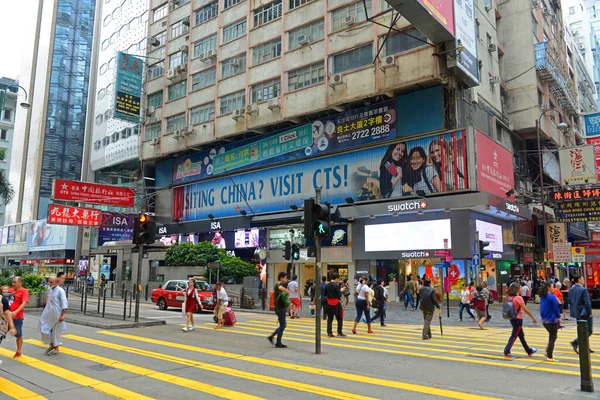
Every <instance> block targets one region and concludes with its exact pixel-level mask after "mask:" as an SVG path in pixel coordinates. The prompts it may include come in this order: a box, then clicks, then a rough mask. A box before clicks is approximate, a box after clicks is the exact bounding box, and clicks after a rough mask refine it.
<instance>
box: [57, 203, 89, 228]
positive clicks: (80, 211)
mask: <svg viewBox="0 0 600 400" xmlns="http://www.w3.org/2000/svg"><path fill="white" fill-rule="evenodd" d="M100 215H101V213H100V210H94V209H92V208H79V207H70V206H63V205H62V204H50V205H49V206H48V223H50V224H57V225H74V226H100V222H101V219H100Z"/></svg>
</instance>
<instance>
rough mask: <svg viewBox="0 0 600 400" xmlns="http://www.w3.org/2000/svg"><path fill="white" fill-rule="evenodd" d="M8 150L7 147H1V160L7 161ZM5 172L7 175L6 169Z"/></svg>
mask: <svg viewBox="0 0 600 400" xmlns="http://www.w3.org/2000/svg"><path fill="white" fill-rule="evenodd" d="M6 150H8V149H7V148H5V147H0V161H6V154H7V152H6ZM4 174H5V175H6V171H4Z"/></svg>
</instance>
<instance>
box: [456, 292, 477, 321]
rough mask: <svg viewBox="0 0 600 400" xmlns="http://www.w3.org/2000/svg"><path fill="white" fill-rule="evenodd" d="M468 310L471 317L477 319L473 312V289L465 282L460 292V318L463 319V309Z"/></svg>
mask: <svg viewBox="0 0 600 400" xmlns="http://www.w3.org/2000/svg"><path fill="white" fill-rule="evenodd" d="M465 309H466V310H467V313H468V314H469V317H471V319H473V320H474V319H475V316H474V315H473V313H472V312H471V291H470V290H469V287H468V286H467V284H466V283H463V288H462V291H461V292H460V306H459V308H458V320H459V321H461V322H462V320H463V310H465Z"/></svg>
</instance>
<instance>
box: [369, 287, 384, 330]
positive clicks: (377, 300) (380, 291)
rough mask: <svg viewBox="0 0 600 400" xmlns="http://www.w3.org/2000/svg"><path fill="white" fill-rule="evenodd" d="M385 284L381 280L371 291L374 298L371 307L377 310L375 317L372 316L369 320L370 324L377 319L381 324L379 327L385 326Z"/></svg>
mask: <svg viewBox="0 0 600 400" xmlns="http://www.w3.org/2000/svg"><path fill="white" fill-rule="evenodd" d="M384 285H385V282H384V281H383V279H381V280H380V281H379V282H378V284H377V285H375V286H374V287H373V291H374V292H375V297H374V299H373V302H372V303H371V306H372V307H373V308H375V309H377V312H376V313H375V315H374V316H373V318H371V322H373V321H375V320H376V319H377V318H379V320H380V322H381V326H386V325H385V315H384V313H385V302H386V295H385V287H384Z"/></svg>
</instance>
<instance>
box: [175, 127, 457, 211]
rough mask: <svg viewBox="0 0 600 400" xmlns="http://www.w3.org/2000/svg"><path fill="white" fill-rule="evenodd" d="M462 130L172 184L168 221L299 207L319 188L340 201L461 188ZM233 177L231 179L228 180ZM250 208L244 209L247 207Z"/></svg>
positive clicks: (334, 201)
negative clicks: (170, 212) (350, 198)
mask: <svg viewBox="0 0 600 400" xmlns="http://www.w3.org/2000/svg"><path fill="white" fill-rule="evenodd" d="M464 138H465V137H464V132H463V131H459V132H453V133H445V134H440V135H435V136H431V137H426V138H421V139H415V140H410V141H398V142H397V143H393V144H391V145H387V146H380V147H375V148H371V149H367V150H361V151H357V152H352V153H346V154H341V155H336V156H332V157H328V158H322V159H317V160H311V161H305V162H302V163H295V164H289V165H285V166H279V167H277V168H271V169H267V170H262V171H256V172H250V173H246V174H240V175H234V176H232V177H231V178H229V177H226V178H220V179H215V180H212V181H205V182H200V183H196V184H191V185H187V186H183V187H178V188H175V189H174V191H173V196H174V198H173V219H178V220H180V221H193V220H201V219H207V218H208V214H212V215H213V216H214V217H215V218H220V217H228V216H235V215H240V212H241V211H246V213H248V214H251V213H252V212H254V213H256V214H258V213H266V212H274V211H280V210H289V209H290V205H297V206H301V205H302V203H303V201H304V199H305V198H307V197H311V196H314V192H315V188H321V189H322V198H323V201H327V202H330V203H332V204H341V203H345V199H346V198H347V197H352V198H353V199H354V200H355V201H361V200H377V199H383V198H396V197H402V196H409V195H414V194H416V193H417V192H421V191H423V192H424V193H426V194H427V193H437V192H448V191H453V190H459V189H467V181H466V168H467V165H466V143H465V140H464ZM232 180H233V182H232ZM246 202H248V204H249V205H250V207H248V205H247V204H246Z"/></svg>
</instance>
